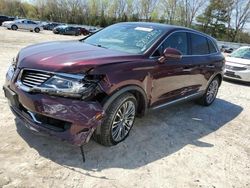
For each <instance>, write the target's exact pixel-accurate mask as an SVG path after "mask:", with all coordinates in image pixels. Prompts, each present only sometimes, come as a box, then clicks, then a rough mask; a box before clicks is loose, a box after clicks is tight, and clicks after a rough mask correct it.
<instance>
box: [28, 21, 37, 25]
mask: <svg viewBox="0 0 250 188" xmlns="http://www.w3.org/2000/svg"><path fill="white" fill-rule="evenodd" d="M28 24H36V23H35V22H32V21H28Z"/></svg>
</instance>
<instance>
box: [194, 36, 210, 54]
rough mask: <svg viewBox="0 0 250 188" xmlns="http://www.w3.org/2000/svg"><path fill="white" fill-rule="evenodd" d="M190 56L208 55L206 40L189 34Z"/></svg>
mask: <svg viewBox="0 0 250 188" xmlns="http://www.w3.org/2000/svg"><path fill="white" fill-rule="evenodd" d="M191 41H192V48H191V49H192V55H205V54H209V46H208V42H207V38H206V37H203V36H201V35H197V34H191Z"/></svg>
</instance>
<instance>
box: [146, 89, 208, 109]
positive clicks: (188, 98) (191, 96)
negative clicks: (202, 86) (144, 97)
mask: <svg viewBox="0 0 250 188" xmlns="http://www.w3.org/2000/svg"><path fill="white" fill-rule="evenodd" d="M204 93H205V91H200V92H198V93H194V94H191V95H188V96H185V97H182V98H179V99H176V100H173V101H170V102H167V103H164V104H161V105H158V106H154V107H152V108H150V109H149V110H157V109H162V108H165V107H167V106H171V105H174V104H179V103H182V102H184V101H189V100H193V99H196V98H199V97H201V96H202V95H204Z"/></svg>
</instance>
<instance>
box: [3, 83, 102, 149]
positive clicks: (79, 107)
mask: <svg viewBox="0 0 250 188" xmlns="http://www.w3.org/2000/svg"><path fill="white" fill-rule="evenodd" d="M3 89H4V92H5V96H6V97H7V98H8V99H9V103H10V107H11V110H12V112H13V113H14V114H15V116H16V117H18V118H19V119H20V120H21V121H22V122H23V123H24V124H25V125H26V127H28V128H29V129H31V130H32V131H35V132H41V133H46V134H48V135H51V136H55V137H57V138H59V139H61V140H66V141H68V142H69V143H71V144H73V145H78V146H80V145H82V144H84V143H87V142H88V141H89V139H90V137H91V135H92V133H93V132H94V130H95V129H96V127H97V126H100V125H101V123H102V117H103V109H102V107H101V105H100V104H99V103H97V102H92V101H89V102H85V101H81V100H76V99H69V98H62V97H53V96H49V95H46V94H36V95H32V94H29V93H26V92H24V91H22V90H20V89H18V88H15V90H14V91H13V90H11V89H10V88H9V87H6V86H4V88H3Z"/></svg>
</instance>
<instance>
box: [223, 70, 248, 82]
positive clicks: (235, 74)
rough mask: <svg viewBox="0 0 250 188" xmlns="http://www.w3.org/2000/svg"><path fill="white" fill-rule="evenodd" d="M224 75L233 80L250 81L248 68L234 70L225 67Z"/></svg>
mask: <svg viewBox="0 0 250 188" xmlns="http://www.w3.org/2000/svg"><path fill="white" fill-rule="evenodd" d="M224 77H225V78H228V79H233V80H240V81H244V82H250V70H244V71H235V70H230V69H225V72H224Z"/></svg>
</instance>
